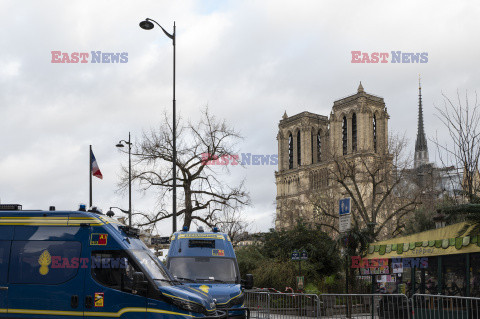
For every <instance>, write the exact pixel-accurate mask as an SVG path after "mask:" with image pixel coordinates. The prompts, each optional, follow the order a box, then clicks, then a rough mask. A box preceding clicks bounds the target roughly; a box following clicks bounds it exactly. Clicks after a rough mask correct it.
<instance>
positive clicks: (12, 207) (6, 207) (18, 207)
mask: <svg viewBox="0 0 480 319" xmlns="http://www.w3.org/2000/svg"><path fill="white" fill-rule="evenodd" d="M0 210H22V205H20V204H0Z"/></svg>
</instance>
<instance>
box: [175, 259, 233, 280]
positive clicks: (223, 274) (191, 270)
mask: <svg viewBox="0 0 480 319" xmlns="http://www.w3.org/2000/svg"><path fill="white" fill-rule="evenodd" d="M168 268H169V270H170V272H171V273H172V274H173V275H174V276H175V277H176V278H177V279H178V280H182V281H185V282H215V283H237V282H238V278H239V276H238V271H237V267H236V263H235V259H233V258H219V257H171V258H169V260H168Z"/></svg>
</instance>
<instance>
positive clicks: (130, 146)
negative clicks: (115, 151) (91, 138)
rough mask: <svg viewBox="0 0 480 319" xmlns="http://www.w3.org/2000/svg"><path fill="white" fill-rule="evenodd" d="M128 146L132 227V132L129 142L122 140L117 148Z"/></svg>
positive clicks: (129, 204) (129, 198)
mask: <svg viewBox="0 0 480 319" xmlns="http://www.w3.org/2000/svg"><path fill="white" fill-rule="evenodd" d="M124 144H126V145H128V226H132V143H130V132H128V142H127V141H125V140H120V141H119V142H118V144H117V145H116V146H117V147H124V146H125V145H124Z"/></svg>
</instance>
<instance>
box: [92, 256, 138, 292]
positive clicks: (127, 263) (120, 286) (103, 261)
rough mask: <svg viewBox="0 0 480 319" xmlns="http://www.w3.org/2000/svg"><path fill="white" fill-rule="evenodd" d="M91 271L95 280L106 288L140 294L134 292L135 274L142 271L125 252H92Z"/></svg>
mask: <svg viewBox="0 0 480 319" xmlns="http://www.w3.org/2000/svg"><path fill="white" fill-rule="evenodd" d="M91 271H92V277H93V279H95V281H97V282H98V283H99V284H101V285H103V286H105V287H109V288H112V289H116V290H120V291H124V292H128V293H133V294H138V293H137V291H134V290H133V273H134V272H139V271H140V270H139V268H138V267H137V266H136V265H135V264H134V263H133V262H132V261H131V259H130V258H129V257H128V256H127V254H126V253H125V252H124V251H121V250H108V251H107V250H105V251H103V250H102V251H94V252H92V265H91Z"/></svg>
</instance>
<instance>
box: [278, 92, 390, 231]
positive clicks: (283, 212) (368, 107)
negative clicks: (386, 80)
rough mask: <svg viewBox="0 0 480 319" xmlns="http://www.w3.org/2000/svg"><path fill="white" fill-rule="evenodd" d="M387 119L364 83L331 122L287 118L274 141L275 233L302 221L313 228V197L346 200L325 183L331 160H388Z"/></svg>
mask: <svg viewBox="0 0 480 319" xmlns="http://www.w3.org/2000/svg"><path fill="white" fill-rule="evenodd" d="M388 119H389V115H388V113H387V108H386V106H385V102H384V100H383V98H381V97H378V96H375V95H373V94H369V93H366V92H365V91H364V89H363V86H362V83H360V85H359V87H358V89H357V93H355V94H353V95H351V96H348V97H346V98H343V99H340V100H337V101H335V102H334V103H333V107H332V110H331V113H330V117H327V116H324V115H319V114H314V113H310V112H302V113H299V114H296V115H294V116H290V117H289V116H287V114H286V112H285V114H284V115H283V117H282V119H281V120H280V123H279V125H278V135H277V140H278V154H279V163H278V171H276V172H275V180H276V186H277V196H276V220H275V227H276V228H277V229H282V228H283V229H288V228H290V227H292V226H293V225H294V223H295V222H296V221H297V220H298V219H300V218H301V219H303V220H304V221H312V222H314V221H315V220H314V219H315V213H314V212H313V206H312V205H311V204H310V203H309V199H308V195H309V194H311V193H312V192H320V193H321V192H327V191H328V192H333V193H334V196H336V197H338V199H340V198H342V197H343V196H346V195H345V194H344V193H342V190H341V189H335V188H336V186H335V185H334V184H332V183H331V180H330V178H329V174H331V170H332V169H334V166H335V159H338V158H342V159H348V158H352V159H353V158H355V157H356V156H358V155H359V154H362V156H365V155H366V154H367V156H370V155H369V154H371V156H373V157H374V156H387V155H388ZM347 197H348V196H347ZM333 209H335V207H332V210H333ZM336 209H337V210H338V206H337V208H336Z"/></svg>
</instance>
